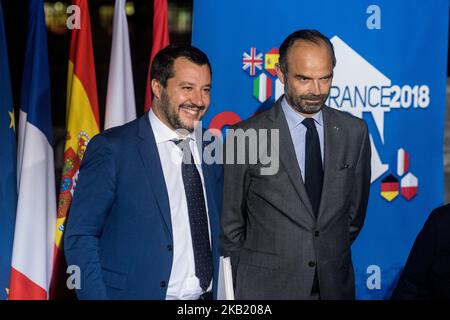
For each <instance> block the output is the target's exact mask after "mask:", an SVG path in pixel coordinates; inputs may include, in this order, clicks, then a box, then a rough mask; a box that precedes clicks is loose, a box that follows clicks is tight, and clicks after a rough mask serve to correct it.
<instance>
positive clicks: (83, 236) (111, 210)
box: [65, 45, 223, 300]
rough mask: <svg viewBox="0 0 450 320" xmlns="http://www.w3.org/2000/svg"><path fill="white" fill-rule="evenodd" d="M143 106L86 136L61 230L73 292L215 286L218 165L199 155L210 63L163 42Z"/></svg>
mask: <svg viewBox="0 0 450 320" xmlns="http://www.w3.org/2000/svg"><path fill="white" fill-rule="evenodd" d="M151 79H152V80H151V87H152V92H153V101H152V109H151V110H150V112H148V113H146V114H144V116H142V117H141V118H139V119H137V120H135V121H132V122H130V123H128V124H125V125H123V126H121V127H116V128H112V129H110V130H107V131H104V132H103V133H102V134H100V135H97V136H96V137H94V138H93V139H92V141H91V142H90V143H89V145H88V147H87V150H86V153H85V156H84V159H83V162H82V165H81V168H80V178H79V181H78V184H77V187H76V191H75V194H74V199H73V202H72V206H71V210H70V217H69V220H68V224H67V229H66V231H65V254H66V258H67V262H68V264H69V265H77V266H79V268H80V271H81V288H80V289H78V290H77V295H78V298H79V299H170V300H172V299H210V298H212V297H213V293H214V294H216V290H217V276H218V265H219V249H218V248H219V244H218V239H219V230H220V227H219V224H220V211H221V206H222V190H223V189H222V182H223V172H222V168H221V166H219V165H207V164H206V163H205V162H202V161H201V155H202V154H203V149H204V148H205V145H204V144H203V143H202V139H201V137H202V133H203V132H202V128H201V127H200V126H199V125H198V122H199V121H200V120H201V118H202V117H203V115H204V114H205V112H206V111H207V109H208V107H209V103H210V94H209V93H210V88H211V66H210V63H209V61H208V58H207V56H206V55H205V54H204V53H203V52H202V51H200V50H199V49H197V48H195V47H192V46H188V45H186V46H169V47H167V48H165V49H163V50H161V51H160V52H159V53H158V54H157V55H156V56H155V58H154V61H153V64H152V68H151Z"/></svg>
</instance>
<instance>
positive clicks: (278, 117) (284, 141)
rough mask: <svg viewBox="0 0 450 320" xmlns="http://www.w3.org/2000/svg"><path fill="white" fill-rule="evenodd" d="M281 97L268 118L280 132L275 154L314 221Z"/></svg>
mask: <svg viewBox="0 0 450 320" xmlns="http://www.w3.org/2000/svg"><path fill="white" fill-rule="evenodd" d="M283 97H284V96H282V97H280V99H278V101H277V102H276V103H275V105H274V106H273V108H272V109H271V116H270V118H271V119H272V121H273V128H274V129H279V130H280V144H279V150H277V152H278V154H279V156H280V162H281V164H282V165H283V167H284V169H285V170H286V172H287V174H288V177H289V179H290V180H291V183H292V185H293V186H294V188H295V190H296V191H297V193H298V195H299V197H300V200H301V201H302V202H303V204H304V205H305V207H306V209H307V211H308V213H309V214H310V215H311V217H312V218H313V219H315V215H314V212H313V209H312V205H311V202H310V201H309V198H308V194H307V193H306V188H305V184H304V183H303V179H302V175H301V172H300V168H299V166H298V162H297V156H296V155H295V149H294V143H293V141H292V137H291V133H290V131H289V126H288V123H287V120H286V117H285V116H284V113H283V110H282V108H281V100H282V99H283ZM275 145H276V144H275Z"/></svg>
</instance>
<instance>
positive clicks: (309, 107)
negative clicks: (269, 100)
mask: <svg viewBox="0 0 450 320" xmlns="http://www.w3.org/2000/svg"><path fill="white" fill-rule="evenodd" d="M284 92H285V97H286V100H287V102H288V103H289V105H290V106H291V107H292V108H293V109H295V110H296V111H298V112H300V113H304V114H314V113H317V112H319V111H320V110H322V108H323V106H324V104H325V101H326V100H327V97H328V94H319V95H314V94H306V95H301V96H295V95H294V93H293V92H292V90H291V88H290V87H289V84H288V82H287V81H286V83H285V84H284ZM305 100H308V101H314V103H313V104H305V102H304V101H305ZM316 102H317V103H316Z"/></svg>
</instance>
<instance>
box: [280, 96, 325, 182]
mask: <svg viewBox="0 0 450 320" xmlns="http://www.w3.org/2000/svg"><path fill="white" fill-rule="evenodd" d="M281 108H282V109H283V112H284V115H285V117H286V120H287V123H288V127H289V131H290V133H291V138H292V142H293V143H294V149H295V155H296V157H297V162H298V166H299V168H300V171H301V174H302V178H303V182H304V181H305V139H306V130H307V129H306V127H305V125H303V124H302V121H303V120H304V119H305V117H304V116H302V115H301V114H300V113H298V112H297V111H295V110H294V109H293V108H292V107H291V106H290V105H289V103H288V102H287V101H286V97H285V98H283V100H282V101H281ZM312 118H313V119H314V124H315V125H316V129H317V133H318V135H319V142H320V155H321V156H322V165H323V155H324V153H323V152H324V142H323V141H324V138H323V116H322V110H321V111H319V112H318V113H316V114H314V115H313V116H312Z"/></svg>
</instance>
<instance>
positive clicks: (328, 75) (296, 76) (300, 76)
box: [294, 73, 333, 80]
mask: <svg viewBox="0 0 450 320" xmlns="http://www.w3.org/2000/svg"><path fill="white" fill-rule="evenodd" d="M332 76H333V73H329V74H327V75H325V76H323V77H320V78H319V79H325V78H331V77H332ZM294 77H295V78H297V79H300V78H301V79H306V80H313V78H311V77H308V76H305V75H303V74H301V73H299V74H296V75H295V76H294Z"/></svg>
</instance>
